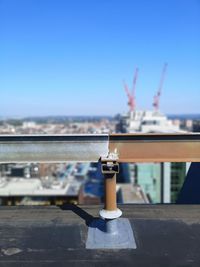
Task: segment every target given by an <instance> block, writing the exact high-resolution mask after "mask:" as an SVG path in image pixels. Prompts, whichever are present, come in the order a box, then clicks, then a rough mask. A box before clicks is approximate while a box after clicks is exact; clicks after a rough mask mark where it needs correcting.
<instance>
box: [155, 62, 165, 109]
mask: <svg viewBox="0 0 200 267" xmlns="http://www.w3.org/2000/svg"><path fill="white" fill-rule="evenodd" d="M166 70H167V63H165V64H164V67H163V70H162V74H161V79H160V83H159V87H158V92H157V94H156V95H155V96H154V100H153V107H154V108H155V110H156V111H158V110H159V106H160V96H161V92H162V88H163V83H164V79H165V74H166Z"/></svg>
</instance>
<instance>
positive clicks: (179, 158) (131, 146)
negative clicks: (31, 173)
mask: <svg viewBox="0 0 200 267" xmlns="http://www.w3.org/2000/svg"><path fill="white" fill-rule="evenodd" d="M112 156H113V157H114V158H112ZM108 157H110V158H111V159H114V160H116V161H117V162H167V161H168V162H172V161H173V162H190V161H191V162H199V161H200V134H110V135H106V134H104V135H1V136H0V163H9V162H13V163H17V162H65V161H88V162H97V161H99V160H100V159H107V158H108Z"/></svg>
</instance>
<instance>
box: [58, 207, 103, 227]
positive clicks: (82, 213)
mask: <svg viewBox="0 0 200 267" xmlns="http://www.w3.org/2000/svg"><path fill="white" fill-rule="evenodd" d="M58 207H59V208H60V209H61V210H70V211H72V212H74V213H75V214H76V215H78V216H79V217H80V218H81V219H83V220H84V221H85V223H86V225H87V226H91V225H92V222H94V220H96V219H98V217H94V216H92V215H91V214H89V213H87V212H86V211H85V210H83V209H81V208H80V207H78V206H77V205H75V204H67V203H65V204H63V205H59V206H58Z"/></svg>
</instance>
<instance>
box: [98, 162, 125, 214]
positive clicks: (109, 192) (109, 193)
mask: <svg viewBox="0 0 200 267" xmlns="http://www.w3.org/2000/svg"><path fill="white" fill-rule="evenodd" d="M101 171H102V173H103V175H104V178H105V179H104V184H105V186H104V188H105V190H104V208H103V209H102V210H101V211H100V213H99V214H100V216H101V217H102V218H103V219H116V218H119V217H120V216H121V215H122V212H121V210H120V209H118V208H117V196H116V174H117V173H119V163H118V162H117V161H116V160H112V159H109V158H108V159H103V160H101Z"/></svg>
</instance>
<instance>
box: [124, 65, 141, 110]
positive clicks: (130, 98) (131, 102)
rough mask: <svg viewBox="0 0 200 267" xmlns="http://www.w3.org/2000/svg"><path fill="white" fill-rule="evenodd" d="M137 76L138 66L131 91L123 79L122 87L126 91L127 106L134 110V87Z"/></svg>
mask: <svg viewBox="0 0 200 267" xmlns="http://www.w3.org/2000/svg"><path fill="white" fill-rule="evenodd" d="M137 78H138V68H136V70H135V75H134V78H133V89H132V92H131V91H130V90H129V88H128V85H127V84H126V83H125V81H124V89H125V91H126V94H127V97H128V106H129V108H130V111H134V110H135V107H136V101H135V88H136V82H137Z"/></svg>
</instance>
